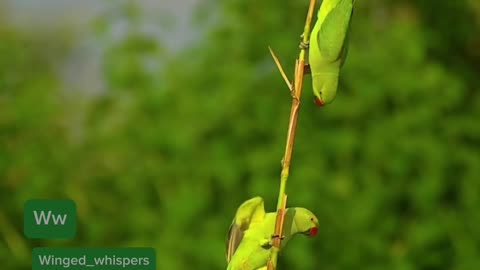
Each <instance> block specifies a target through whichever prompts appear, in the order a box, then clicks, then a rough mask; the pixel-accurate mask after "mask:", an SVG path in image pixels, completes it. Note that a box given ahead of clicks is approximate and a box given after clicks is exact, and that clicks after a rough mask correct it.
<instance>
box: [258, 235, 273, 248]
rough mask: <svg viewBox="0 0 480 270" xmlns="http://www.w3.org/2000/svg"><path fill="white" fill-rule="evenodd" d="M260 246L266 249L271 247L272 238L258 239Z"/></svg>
mask: <svg viewBox="0 0 480 270" xmlns="http://www.w3.org/2000/svg"><path fill="white" fill-rule="evenodd" d="M260 246H261V247H263V248H266V249H268V248H271V247H272V246H273V243H272V240H271V239H268V238H265V239H263V240H261V241H260Z"/></svg>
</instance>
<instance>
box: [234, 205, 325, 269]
mask: <svg viewBox="0 0 480 270" xmlns="http://www.w3.org/2000/svg"><path fill="white" fill-rule="evenodd" d="M276 214H277V213H276V212H274V213H265V209H264V206H263V199H262V198H261V197H254V198H252V199H250V200H248V201H246V202H244V203H243V204H242V205H240V207H239V208H238V210H237V213H236V215H235V218H234V219H233V223H232V225H231V226H230V229H229V231H228V237H227V243H226V244H227V248H226V256H227V262H228V267H227V270H265V269H267V262H268V258H269V255H270V249H271V247H272V236H273V234H274V230H275V221H276ZM283 231H284V235H283V236H282V237H284V238H283V240H282V247H283V246H285V244H286V243H287V242H288V240H289V239H290V238H291V237H292V236H293V235H295V234H297V233H301V234H304V235H308V236H314V235H315V234H316V233H317V231H318V219H317V217H315V215H314V214H313V213H312V212H310V211H309V210H308V209H305V208H299V207H296V208H287V211H286V214H285V220H284V225H283Z"/></svg>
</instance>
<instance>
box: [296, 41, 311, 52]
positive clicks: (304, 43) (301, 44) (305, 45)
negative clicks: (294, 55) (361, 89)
mask: <svg viewBox="0 0 480 270" xmlns="http://www.w3.org/2000/svg"><path fill="white" fill-rule="evenodd" d="M309 45H310V42H308V41H307V42H304V41H303V40H302V41H300V45H298V47H299V48H300V49H302V50H307V49H308V47H309Z"/></svg>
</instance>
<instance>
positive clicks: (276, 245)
mask: <svg viewBox="0 0 480 270" xmlns="http://www.w3.org/2000/svg"><path fill="white" fill-rule="evenodd" d="M315 3H316V0H310V6H309V8H308V13H307V19H306V21H305V27H304V30H303V43H308V41H309V39H310V25H311V22H312V17H313V11H314V9H315ZM305 54H306V50H305V48H304V47H302V48H301V49H300V55H299V58H298V59H297V60H296V61H295V79H294V87H293V91H292V107H291V110H290V121H289V124H288V132H287V143H286V147H285V155H284V156H283V162H282V172H281V176H280V190H279V194H278V202H277V219H276V222H275V233H274V235H275V236H277V237H275V238H274V239H273V247H272V251H271V254H270V260H269V262H268V264H267V269H268V270H275V268H276V265H277V258H278V253H279V251H280V246H281V242H282V238H281V236H283V221H284V219H285V211H286V210H285V209H286V204H287V195H286V188H287V180H288V175H289V172H290V162H291V158H292V152H293V145H294V142H295V132H296V129H297V119H298V112H299V108H300V96H301V94H302V87H303V75H304V66H305Z"/></svg>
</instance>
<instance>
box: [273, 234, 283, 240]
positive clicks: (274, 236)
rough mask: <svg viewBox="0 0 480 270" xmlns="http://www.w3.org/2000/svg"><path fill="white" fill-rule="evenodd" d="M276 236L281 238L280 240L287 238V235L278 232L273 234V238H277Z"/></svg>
mask: <svg viewBox="0 0 480 270" xmlns="http://www.w3.org/2000/svg"><path fill="white" fill-rule="evenodd" d="M276 238H280V240H283V239H285V235H282V236H280V235H278V234H274V235H272V239H276Z"/></svg>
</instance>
